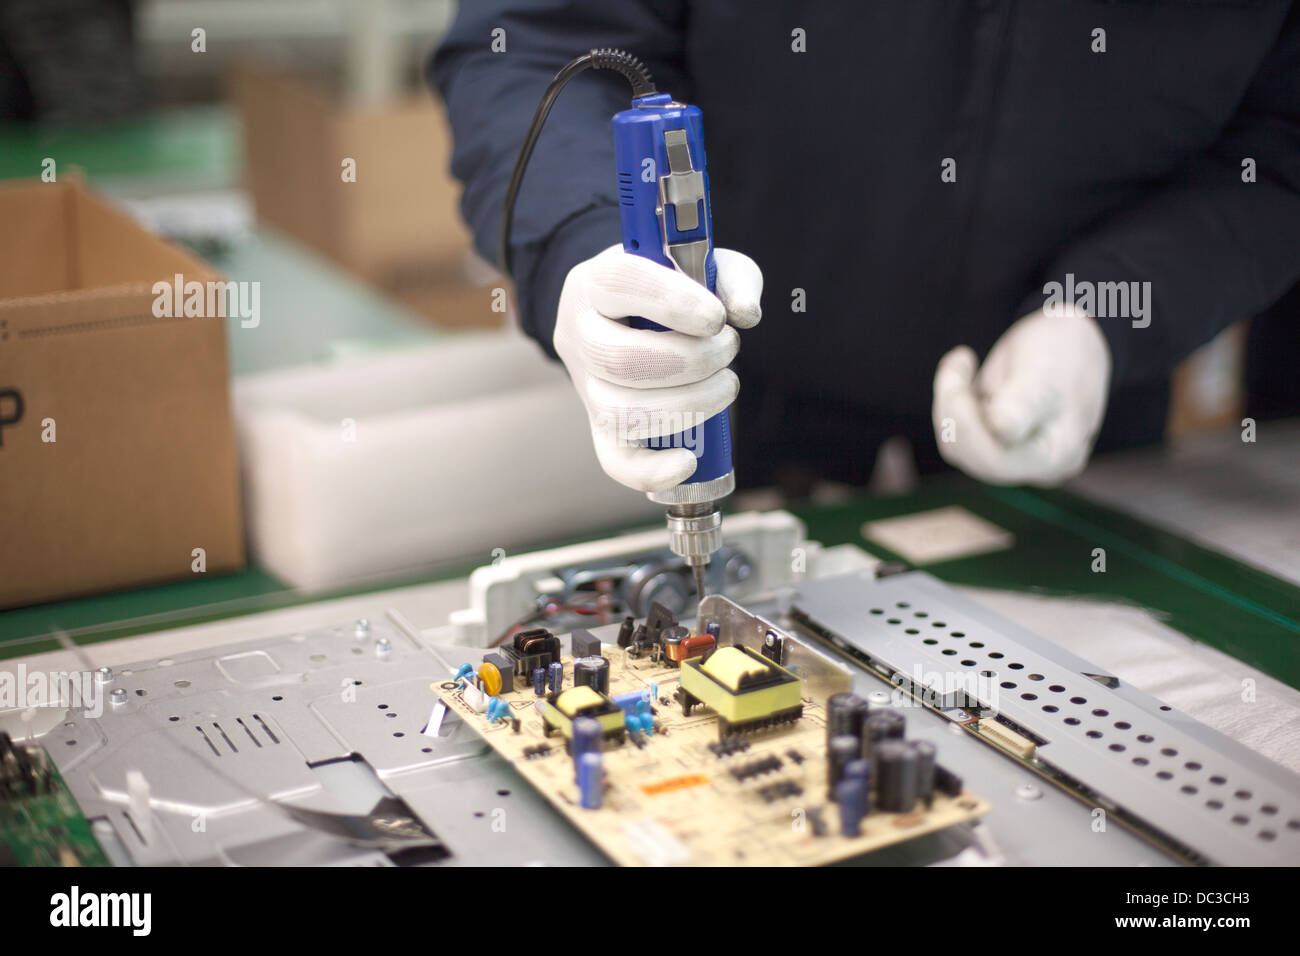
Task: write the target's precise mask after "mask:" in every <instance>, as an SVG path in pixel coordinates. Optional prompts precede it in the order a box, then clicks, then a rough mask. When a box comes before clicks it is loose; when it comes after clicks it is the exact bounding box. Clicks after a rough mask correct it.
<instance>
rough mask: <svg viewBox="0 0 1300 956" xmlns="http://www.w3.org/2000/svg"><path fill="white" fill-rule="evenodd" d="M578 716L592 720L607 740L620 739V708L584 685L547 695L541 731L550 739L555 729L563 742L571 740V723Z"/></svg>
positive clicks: (622, 729) (621, 720)
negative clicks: (611, 738) (597, 724)
mask: <svg viewBox="0 0 1300 956" xmlns="http://www.w3.org/2000/svg"><path fill="white" fill-rule="evenodd" d="M579 717H592V718H594V719H595V720H596V721H597V722H598V723H599V724H600V729H601V731H603V733H604V736H605V737H607V738H610V737H622V736H623V733H624V730H625V728H624V725H623V708H621V707H619V706H618V704H616V703H614V702H613V701H612V700H610V699H609V698H608V697H607V696H605V695H604V694H602V693H600V692H599V691H597V690H594V689H592V688H591V687H587V686H579V687H570V688H569V689H568V690H561V691H556V692H554V693H552V694H549V695H548V696H547V698H546V706H545V708H544V709H543V710H542V729H543V732H544V733H545V734H546V736H548V737H549V736H550V735H551V734H553V733H554V732H555V731H557V730H558V731H559V732H560V733H561V734H563V735H564V739H565V740H572V739H573V722H574V721H575V720H577V719H578V718H579Z"/></svg>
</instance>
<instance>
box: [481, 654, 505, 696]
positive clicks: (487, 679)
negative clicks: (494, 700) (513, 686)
mask: <svg viewBox="0 0 1300 956" xmlns="http://www.w3.org/2000/svg"><path fill="white" fill-rule="evenodd" d="M478 679H479V682H480V683H481V684H482V685H483V692H484V693H485V694H487V695H488V696H489V697H495V696H496V695H497V694H499V693H501V684H502V680H501V671H500V670H499V669H498V668H497V666H496V665H495V664H493V663H492V662H491V661H484V662H483V663H482V664H480V665H479V668H478Z"/></svg>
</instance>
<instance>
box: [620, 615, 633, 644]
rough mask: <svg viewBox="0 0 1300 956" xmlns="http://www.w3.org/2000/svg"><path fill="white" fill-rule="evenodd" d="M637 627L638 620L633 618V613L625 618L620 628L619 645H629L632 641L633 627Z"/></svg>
mask: <svg viewBox="0 0 1300 956" xmlns="http://www.w3.org/2000/svg"><path fill="white" fill-rule="evenodd" d="M635 627H636V621H634V620H633V619H632V617H631V615H629V616H627V617H625V618H623V623H622V625H621V626H620V627H619V629H618V646H619V647H627V646H628V645H629V644H631V643H632V631H633V629H635Z"/></svg>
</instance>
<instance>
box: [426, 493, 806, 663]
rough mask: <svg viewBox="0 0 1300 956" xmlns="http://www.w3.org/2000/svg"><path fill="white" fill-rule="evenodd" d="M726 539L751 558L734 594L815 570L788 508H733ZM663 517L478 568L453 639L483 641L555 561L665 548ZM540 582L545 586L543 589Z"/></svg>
mask: <svg viewBox="0 0 1300 956" xmlns="http://www.w3.org/2000/svg"><path fill="white" fill-rule="evenodd" d="M722 540H723V543H724V544H725V545H727V546H730V547H735V548H737V549H739V550H741V551H743V552H744V553H745V555H746V556H747V557H748V558H749V561H750V566H751V571H752V573H751V574H750V577H749V580H747V581H746V582H744V585H743V586H742V587H740V588H737V589H736V590H735V595H736V596H740V595H742V594H743V595H756V594H764V593H769V592H771V591H773V590H775V589H777V588H782V587H787V586H789V585H791V584H793V583H794V582H795V581H796V580H798V578H799V577H800V576H801V575H802V574H803V573H805V572H808V573H813V572H814V570H815V568H814V565H815V564H816V561H817V559H818V558H819V557H820V555H821V554H822V550H821V547H820V546H819V545H816V544H815V543H812V542H806V541H804V526H803V522H801V521H800V520H799V519H798V518H796V517H795V516H794V515H792V514H790V513H789V512H788V511H768V512H757V511H747V512H744V513H742V514H736V515H728V516H727V517H725V518H724V519H723V521H722ZM667 546H668V534H667V532H666V531H665V530H664V528H663V526H662V525H659V526H656V527H655V528H653V529H650V530H646V531H636V532H631V533H629V534H623V535H618V536H617V537H613V538H605V539H603V540H600V541H591V542H587V543H584V544H575V545H569V546H566V547H563V548H551V549H548V550H545V551H533V552H530V553H527V554H517V555H510V556H507V557H504V558H502V559H501V560H500V561H498V562H496V563H494V564H489V565H485V566H483V567H480V568H476V569H475V570H474V572H473V573H472V574H471V575H470V578H469V590H470V606H469V607H467V608H465V609H464V610H461V611H456V612H455V613H453V614H452V615H451V619H450V623H451V625H452V627H453V631H452V633H453V634H454V638H453V640H454V643H457V644H465V645H469V646H483V645H485V644H486V643H487V641H488V640H489V639H490V637H495V636H496V635H498V634H500V633H502V632H503V631H504V630H505V629H506V628H507V627H509V626H510V625H511V624H512V623H514V622H515V621H517V620H519V618H520V617H522V616H524V615H525V614H526V613H527V612H528V611H529V610H530V609H532V608H533V607H534V606H535V602H536V599H537V595H538V594H539V593H545V592H546V591H547V590H548V589H553V588H554V587H555V586H556V585H557V584H561V583H562V582H559V581H558V579H556V578H555V571H556V569H557V568H564V567H570V566H579V567H580V566H582V565H585V564H591V563H595V562H603V561H608V560H610V559H612V558H618V557H624V556H628V557H630V556H635V555H638V554H644V553H646V552H647V551H655V550H657V549H663V548H667ZM539 588H540V591H539Z"/></svg>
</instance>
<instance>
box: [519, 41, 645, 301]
mask: <svg viewBox="0 0 1300 956" xmlns="http://www.w3.org/2000/svg"><path fill="white" fill-rule="evenodd" d="M584 70H614V71H616V72H618V73H621V74H622V75H623V76H624V77H625V78H626V79H627V81H628V83H630V84H631V85H632V99H634V100H635V99H637V98H638V97H642V96H649V95H650V94H651V93H653V92H655V85H654V81H653V80H652V79H651V78H650V71H649V70H648V69H646V65H645V64H644V63H642V62H641V61H640V60H639V59H638V58H637V57H635V56H633V55H632V54H631V53H628V52H627V51H625V50H603V49H602V50H592V51H591V52H590V53H584V54H583V55H582V56H580V57H578V58H577V59H576V60H573V61H572V62H570V63H568V64H567V65H566V66H565V67H564V68H563V69H562V70H560V72H559V73H556V74H555V79H553V80H551V85H550V86H548V87H547V88H546V92H545V93H544V94H543V95H542V101H541V102H540V103H539V104H537V112H536V113H534V114H533V121H532V123H531V124H530V125H529V127H528V134H527V135H526V136H525V137H524V145H523V146H522V148H520V150H519V159H517V160H516V161H515V169H514V172H512V173H511V174H510V186H509V188H507V189H506V201H505V206H504V207H503V208H502V210H501V246H500V250H499V253H498V257H497V258H498V260H499V261H500V264H501V269H502V271H503V272H505V274H506V276H507V277H510V276H511V265H512V264H513V259H514V257H513V256H512V255H511V251H510V229H511V223H512V221H513V219H514V214H515V200H516V199H517V198H518V196H519V187H520V185H521V184H522V183H523V181H524V170H526V169H527V168H528V160H529V159H530V158H532V155H533V147H535V146H536V145H537V138H538V137H539V136H541V134H542V126H543V125H545V123H546V117H547V116H549V115H550V112H551V107H552V106H554V105H555V101H556V99H558V98H559V95H560V91H561V90H562V89H564V85H565V84H566V83H568V82H569V80H571V79H573V78H574V77H575V76H577V75H578V74H579V73H581V72H583V71H584Z"/></svg>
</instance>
